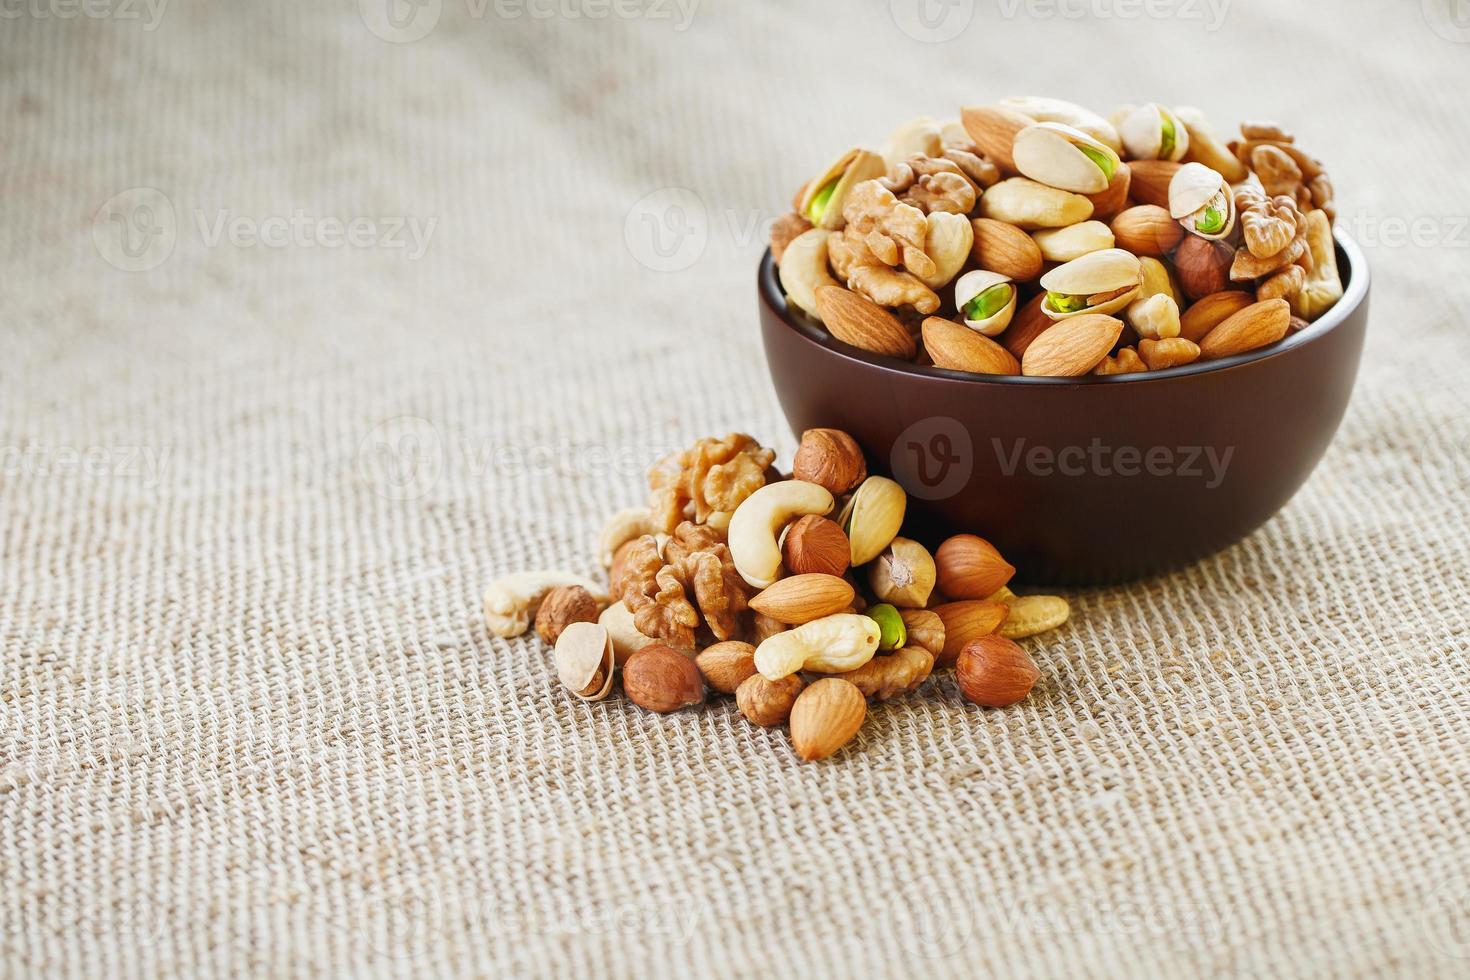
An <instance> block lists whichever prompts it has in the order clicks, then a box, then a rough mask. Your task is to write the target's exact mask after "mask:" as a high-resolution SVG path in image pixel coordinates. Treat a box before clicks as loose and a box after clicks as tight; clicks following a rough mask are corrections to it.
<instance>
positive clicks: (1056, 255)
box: [1031, 221, 1114, 262]
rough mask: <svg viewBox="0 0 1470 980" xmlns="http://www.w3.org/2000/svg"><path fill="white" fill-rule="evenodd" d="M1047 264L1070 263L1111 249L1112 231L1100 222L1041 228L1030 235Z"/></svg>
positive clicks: (1112, 241) (1112, 242)
mask: <svg viewBox="0 0 1470 980" xmlns="http://www.w3.org/2000/svg"><path fill="white" fill-rule="evenodd" d="M1031 237H1032V239H1034V240H1035V242H1036V245H1037V247H1038V248H1040V249H1041V254H1042V256H1043V257H1044V258H1045V259H1046V260H1047V261H1048V262H1071V261H1072V260H1073V259H1080V258H1082V256H1084V255H1086V254H1088V253H1089V252H1101V251H1102V250H1103V249H1105V248H1112V247H1113V244H1114V238H1113V229H1111V228H1109V227H1108V226H1107V225H1105V224H1103V223H1102V222H1101V221H1083V222H1081V223H1079V224H1075V225H1069V226H1067V227H1066V228H1043V229H1042V230H1041V231H1038V232H1033V233H1032V235H1031Z"/></svg>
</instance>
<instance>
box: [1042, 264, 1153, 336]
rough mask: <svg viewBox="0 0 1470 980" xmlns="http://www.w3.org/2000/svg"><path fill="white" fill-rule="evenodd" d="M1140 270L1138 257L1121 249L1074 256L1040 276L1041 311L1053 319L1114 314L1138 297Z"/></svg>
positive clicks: (1141, 276)
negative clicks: (1075, 257)
mask: <svg viewBox="0 0 1470 980" xmlns="http://www.w3.org/2000/svg"><path fill="white" fill-rule="evenodd" d="M1142 278H1143V270H1142V267H1141V266H1140V264H1139V261H1138V257H1137V256H1135V255H1133V254H1132V253H1131V252H1125V251H1123V250H1122V249H1121V248H1108V249H1103V250H1102V251H1101V252H1091V253H1089V254H1087V255H1084V256H1082V258H1080V259H1074V260H1073V261H1071V262H1068V263H1066V264H1065V265H1059V266H1057V267H1056V268H1055V269H1053V270H1051V271H1050V272H1048V273H1047V274H1046V275H1044V276H1042V277H1041V288H1042V289H1045V290H1046V299H1045V300H1044V301H1043V302H1042V304H1041V312H1042V313H1044V314H1046V315H1047V316H1048V317H1050V318H1051V319H1053V320H1065V319H1067V318H1069V317H1073V316H1078V315H1080V314H1083V313H1116V312H1117V311H1118V310H1121V309H1122V308H1123V307H1125V306H1127V305H1128V304H1129V303H1131V302H1132V301H1133V300H1134V299H1135V298H1136V297H1137V296H1138V290H1139V286H1140V283H1141V282H1142Z"/></svg>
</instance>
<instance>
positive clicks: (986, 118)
mask: <svg viewBox="0 0 1470 980" xmlns="http://www.w3.org/2000/svg"><path fill="white" fill-rule="evenodd" d="M960 124H961V125H962V126H964V127H965V132H967V133H969V134H970V139H972V140H974V141H975V145H976V146H977V147H979V149H980V152H981V153H982V154H984V155H985V157H986V159H988V160H989V161H990V162H991V163H993V164H995V165H996V166H997V167H999V168H1001V169H1002V170H1004V171H1005V172H1006V173H1007V174H1017V173H1019V172H1020V171H1018V170H1017V169H1016V158H1015V157H1014V156H1012V155H1011V147H1012V145H1014V144H1015V142H1016V134H1017V133H1019V132H1020V131H1021V130H1023V129H1025V128H1026V127H1028V126H1034V125H1036V120H1035V119H1032V118H1031V117H1030V116H1028V115H1026V114H1025V113H1023V112H1017V111H1016V110H1015V109H1007V108H1004V107H1002V106H998V105H982V106H968V107H966V108H964V109H961V110H960ZM992 271H994V270H992Z"/></svg>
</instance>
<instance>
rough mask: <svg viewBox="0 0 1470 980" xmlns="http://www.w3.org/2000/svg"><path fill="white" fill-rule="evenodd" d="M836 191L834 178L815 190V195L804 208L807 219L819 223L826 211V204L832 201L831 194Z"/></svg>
mask: <svg viewBox="0 0 1470 980" xmlns="http://www.w3.org/2000/svg"><path fill="white" fill-rule="evenodd" d="M840 179H841V178H838V180H840ZM836 192H837V181H836V180H832V181H829V182H828V183H827V184H826V186H824V187H823V188H822V189H821V190H819V191H817V194H816V196H815V197H813V198H812V203H811V204H808V205H807V208H806V216H807V219H808V220H810V221H811V223H812V224H819V223H820V222H821V220H822V215H824V214H826V213H827V205H829V204H831V203H832V195H833V194H835V193H836Z"/></svg>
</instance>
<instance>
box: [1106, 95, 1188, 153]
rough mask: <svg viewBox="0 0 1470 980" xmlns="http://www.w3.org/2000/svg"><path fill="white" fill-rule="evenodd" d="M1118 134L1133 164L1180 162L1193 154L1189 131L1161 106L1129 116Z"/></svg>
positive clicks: (1150, 105) (1153, 104) (1143, 107)
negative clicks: (1137, 161) (1138, 161)
mask: <svg viewBox="0 0 1470 980" xmlns="http://www.w3.org/2000/svg"><path fill="white" fill-rule="evenodd" d="M1118 132H1119V134H1120V135H1121V136H1122V137H1123V148H1124V149H1125V150H1127V151H1128V158H1129V159H1130V160H1178V159H1180V158H1182V157H1183V156H1184V154H1185V153H1188V152H1189V129H1188V128H1187V127H1186V126H1185V125H1184V123H1183V121H1181V120H1180V119H1179V117H1178V116H1176V115H1174V113H1172V112H1170V111H1169V110H1168V109H1166V108H1164V107H1163V106H1161V105H1159V104H1158V103H1157V102H1150V103H1148V104H1147V105H1141V106H1139V107H1138V108H1136V109H1134V110H1132V111H1131V112H1129V113H1128V114H1127V115H1126V116H1124V117H1123V121H1122V123H1121V125H1119V127H1118Z"/></svg>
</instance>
